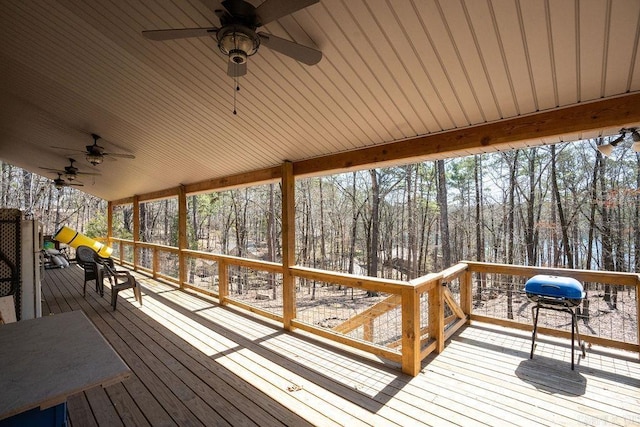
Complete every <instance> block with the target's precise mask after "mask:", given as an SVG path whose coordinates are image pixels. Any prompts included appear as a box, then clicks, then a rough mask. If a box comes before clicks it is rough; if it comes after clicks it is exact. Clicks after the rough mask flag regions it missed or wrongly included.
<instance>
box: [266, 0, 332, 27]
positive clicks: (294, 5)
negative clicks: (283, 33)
mask: <svg viewBox="0 0 640 427" xmlns="http://www.w3.org/2000/svg"><path fill="white" fill-rule="evenodd" d="M319 1H320V0H295V1H294V0H265V1H264V2H263V3H262V4H261V5H260V6H258V8H257V9H256V15H258V22H259V25H258V27H259V26H262V25H266V24H268V23H269V22H271V21H275V20H277V19H280V18H282V17H283V16H287V15H289V14H291V13H293V12H297V11H298V10H300V9H304V8H305V7H309V6H311V5H312V4H316V3H318V2H319Z"/></svg>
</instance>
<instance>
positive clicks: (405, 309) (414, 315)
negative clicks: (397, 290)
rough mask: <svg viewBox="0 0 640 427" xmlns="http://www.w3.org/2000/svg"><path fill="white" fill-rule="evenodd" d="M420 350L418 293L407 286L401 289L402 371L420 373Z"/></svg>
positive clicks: (410, 373) (412, 373) (413, 373)
mask: <svg viewBox="0 0 640 427" xmlns="http://www.w3.org/2000/svg"><path fill="white" fill-rule="evenodd" d="M429 310H431V307H429ZM420 350H421V348H420V295H419V294H418V291H417V289H416V288H414V287H407V289H404V290H403V291H402V372H404V373H405V374H408V375H412V376H414V377H415V376H416V375H418V374H419V373H420V365H421V360H420Z"/></svg>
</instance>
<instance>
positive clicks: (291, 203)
mask: <svg viewBox="0 0 640 427" xmlns="http://www.w3.org/2000/svg"><path fill="white" fill-rule="evenodd" d="M295 224H296V222H295V178H294V176H293V163H291V162H289V161H287V162H284V164H283V165H282V300H283V307H282V311H283V312H282V317H283V323H284V325H283V326H284V328H285V329H286V330H291V329H293V326H292V325H291V321H292V320H293V319H295V317H296V302H295V300H296V286H295V285H296V284H295V278H294V277H293V275H292V274H291V271H290V270H289V267H292V266H293V265H295V263H296V251H295V243H296V240H295V238H296V226H295Z"/></svg>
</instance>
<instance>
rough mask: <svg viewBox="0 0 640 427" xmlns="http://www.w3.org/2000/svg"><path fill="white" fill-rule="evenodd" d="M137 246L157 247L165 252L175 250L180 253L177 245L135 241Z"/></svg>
mask: <svg viewBox="0 0 640 427" xmlns="http://www.w3.org/2000/svg"><path fill="white" fill-rule="evenodd" d="M135 246H139V247H141V248H150V249H152V248H157V249H160V250H162V251H165V252H174V253H179V252H180V249H179V248H176V247H175V246H168V245H161V244H159V243H150V242H135Z"/></svg>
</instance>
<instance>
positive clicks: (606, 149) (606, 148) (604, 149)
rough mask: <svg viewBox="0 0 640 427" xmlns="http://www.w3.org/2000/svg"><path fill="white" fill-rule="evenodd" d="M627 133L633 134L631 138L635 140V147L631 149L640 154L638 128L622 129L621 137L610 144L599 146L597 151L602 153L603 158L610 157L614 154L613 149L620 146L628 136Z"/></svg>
mask: <svg viewBox="0 0 640 427" xmlns="http://www.w3.org/2000/svg"><path fill="white" fill-rule="evenodd" d="M627 133H629V134H631V138H632V139H633V145H632V146H631V149H632V150H633V151H635V152H636V153H638V152H640V134H639V133H638V129H637V128H627V129H625V128H622V129H620V136H619V137H617V138H616V139H614V140H613V141H611V142H610V143H608V144H602V145H598V146H597V149H598V151H599V152H601V153H602V155H603V156H607V157H608V156H610V155H611V154H612V153H613V149H614V148H615V147H617V146H618V144H620V143H621V142H622V141H624V139H625V138H626V136H627Z"/></svg>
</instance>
